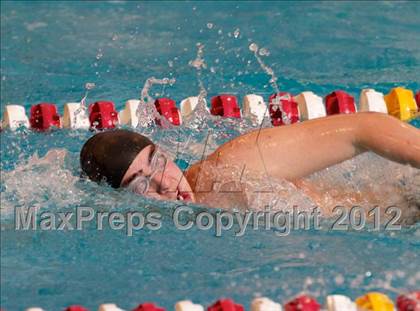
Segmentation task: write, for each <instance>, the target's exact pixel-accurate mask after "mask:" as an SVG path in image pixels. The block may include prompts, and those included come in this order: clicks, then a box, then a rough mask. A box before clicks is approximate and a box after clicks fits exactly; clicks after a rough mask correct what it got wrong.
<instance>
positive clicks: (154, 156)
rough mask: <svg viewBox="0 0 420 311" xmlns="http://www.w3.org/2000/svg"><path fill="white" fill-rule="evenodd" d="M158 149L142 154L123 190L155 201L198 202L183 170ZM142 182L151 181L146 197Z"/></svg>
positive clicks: (134, 164) (152, 147)
mask: <svg viewBox="0 0 420 311" xmlns="http://www.w3.org/2000/svg"><path fill="white" fill-rule="evenodd" d="M157 148H158V147H157V146H154V145H149V146H147V147H145V148H144V149H143V150H142V151H140V152H139V154H138V155H137V156H136V158H135V159H134V161H133V162H132V163H131V165H130V166H129V168H128V170H127V172H126V173H125V174H124V177H123V179H122V181H121V187H128V188H130V189H131V190H133V191H134V192H136V193H138V194H141V195H144V196H147V197H152V198H155V199H160V200H184V201H190V202H194V201H195V199H194V193H193V192H192V190H191V187H190V185H189V184H188V182H187V180H186V178H185V177H184V174H183V173H182V171H181V170H180V168H179V167H178V166H177V165H176V164H175V163H174V162H173V161H171V159H169V157H168V156H167V155H166V154H165V153H164V152H163V151H162V150H161V149H160V148H158V149H157ZM156 163H158V164H156ZM156 168H158V169H156ZM139 180H141V181H145V180H147V184H148V187H147V190H146V191H145V192H144V193H143V191H142V190H143V183H142V182H141V181H140V183H139V182H138V181H139ZM133 186H134V187H133Z"/></svg>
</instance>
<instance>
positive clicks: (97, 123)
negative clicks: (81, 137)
mask: <svg viewBox="0 0 420 311" xmlns="http://www.w3.org/2000/svg"><path fill="white" fill-rule="evenodd" d="M89 121H90V127H91V129H97V130H103V129H112V128H115V126H116V125H118V113H117V111H116V110H115V106H114V103H113V102H111V101H97V102H95V103H93V104H90V105H89Z"/></svg>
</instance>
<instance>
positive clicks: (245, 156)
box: [121, 112, 420, 207]
mask: <svg viewBox="0 0 420 311" xmlns="http://www.w3.org/2000/svg"><path fill="white" fill-rule="evenodd" d="M149 147H150V148H149ZM149 147H147V148H145V149H144V150H142V151H141V152H140V153H139V154H138V156H137V157H136V158H135V160H134V161H133V163H132V164H131V165H130V167H129V169H128V170H127V172H126V174H125V175H124V177H123V181H122V183H121V185H122V186H125V185H126V183H127V181H129V180H130V178H131V177H132V176H133V174H135V173H136V172H139V171H140V170H142V171H143V173H144V174H145V175H147V174H150V170H149V171H148V168H149V157H150V153H151V152H152V146H149ZM365 151H372V152H375V153H377V154H379V155H380V156H383V157H385V158H387V159H390V160H392V161H395V162H399V163H402V164H409V165H411V166H413V167H416V168H420V130H419V129H417V128H415V127H413V126H411V125H409V124H407V123H404V122H401V121H399V120H397V119H396V118H394V117H391V116H388V115H385V114H381V113H372V112H362V113H357V114H350V115H335V116H330V117H325V118H320V119H314V120H309V121H305V122H302V123H296V124H292V125H287V126H281V127H274V128H265V129H262V130H260V131H259V130H255V131H252V132H249V133H247V134H245V135H242V136H239V137H237V138H235V139H233V140H231V141H229V142H227V143H225V144H223V145H222V146H220V147H219V148H217V149H216V150H215V151H214V152H213V153H212V154H211V155H209V156H208V157H207V158H206V159H205V160H204V161H203V162H199V163H196V164H194V165H192V166H191V167H190V168H189V169H188V170H187V171H186V172H185V175H183V174H182V171H181V170H180V169H179V168H178V167H177V166H176V164H175V163H174V162H172V161H170V159H168V163H167V166H166V168H165V170H164V172H160V173H157V174H155V175H154V176H153V179H152V183H151V186H150V189H149V191H148V192H147V193H146V194H145V195H146V196H151V197H154V198H157V199H163V200H176V199H184V200H187V201H192V202H198V203H202V204H205V205H209V206H212V205H215V204H214V201H215V198H216V199H217V198H218V196H219V197H220V200H219V201H216V202H217V206H221V207H223V206H229V205H230V206H232V205H235V204H238V203H243V201H244V196H241V195H238V193H232V194H230V195H223V196H220V194H219V193H215V196H214V197H212V198H211V200H209V197H211V196H209V195H208V194H209V191H210V192H211V191H212V189H213V184H214V180H212V178H211V176H213V174H212V171H211V170H214V169H215V167H223V168H231V169H232V170H237V169H241V170H242V172H241V174H245V175H249V174H251V175H252V174H259V175H261V173H263V174H266V176H271V177H274V178H281V179H286V180H289V181H291V182H294V183H296V184H297V185H298V184H299V181H300V179H301V178H303V177H305V176H308V175H310V174H312V173H314V172H316V171H319V170H322V169H324V168H327V167H329V166H332V165H334V164H337V163H340V162H343V161H345V160H348V159H351V158H352V157H354V156H356V155H358V154H361V153H363V152H365ZM222 201H223V202H222Z"/></svg>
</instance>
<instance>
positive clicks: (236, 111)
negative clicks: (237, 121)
mask: <svg viewBox="0 0 420 311" xmlns="http://www.w3.org/2000/svg"><path fill="white" fill-rule="evenodd" d="M210 113H211V114H212V115H215V116H222V117H225V118H240V117H241V109H240V108H239V106H238V99H237V98H236V96H234V95H229V94H222V95H218V96H214V97H212V99H211V108H210Z"/></svg>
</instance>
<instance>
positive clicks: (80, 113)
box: [73, 82, 96, 124]
mask: <svg viewBox="0 0 420 311" xmlns="http://www.w3.org/2000/svg"><path fill="white" fill-rule="evenodd" d="M95 87H96V84H95V83H93V82H87V83H86V84H85V95H84V96H83V98H82V99H81V100H80V106H79V108H77V109H76V111H75V112H74V116H73V124H77V121H78V119H79V118H83V117H86V116H87V105H86V99H87V97H88V95H89V91H90V90H93V89H94V88H95Z"/></svg>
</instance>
